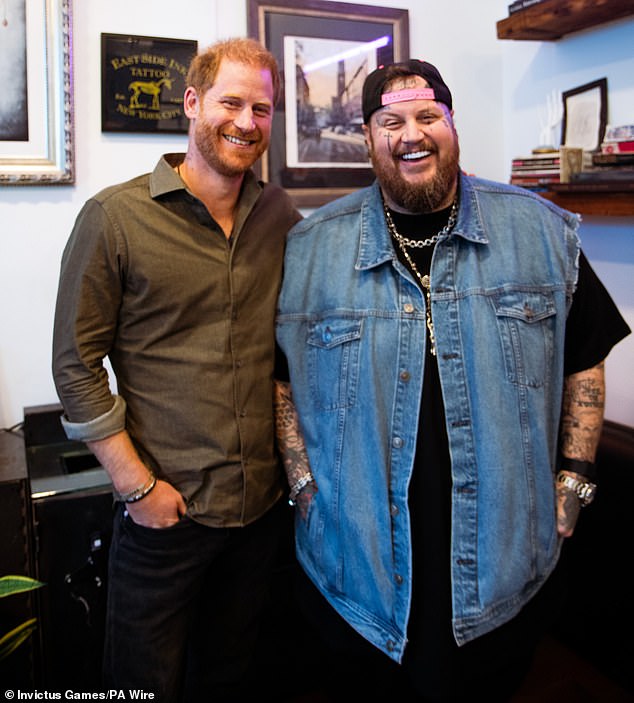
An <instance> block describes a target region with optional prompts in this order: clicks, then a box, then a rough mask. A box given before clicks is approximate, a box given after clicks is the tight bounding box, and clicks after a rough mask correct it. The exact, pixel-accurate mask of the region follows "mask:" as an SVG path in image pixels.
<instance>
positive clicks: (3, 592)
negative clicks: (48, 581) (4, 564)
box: [0, 576, 44, 598]
mask: <svg viewBox="0 0 634 703" xmlns="http://www.w3.org/2000/svg"><path fill="white" fill-rule="evenodd" d="M43 585H44V584H43V583H42V582H41V581H37V580H36V579H32V578H29V577H28V576H2V577H0V598H5V597H6V596H11V595H13V594H14V593H24V592H26V591H33V590H34V589H36V588H40V587H41V586H43Z"/></svg>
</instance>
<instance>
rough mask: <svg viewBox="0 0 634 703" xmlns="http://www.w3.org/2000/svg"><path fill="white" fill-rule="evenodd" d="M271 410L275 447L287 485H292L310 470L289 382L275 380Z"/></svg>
mask: <svg viewBox="0 0 634 703" xmlns="http://www.w3.org/2000/svg"><path fill="white" fill-rule="evenodd" d="M273 386H274V391H273V397H274V401H273V410H274V415H275V436H276V439H277V447H278V450H279V452H280V455H281V457H282V463H283V465H284V470H285V471H286V476H287V478H288V483H289V485H291V486H292V485H293V484H294V483H296V482H297V480H298V479H299V478H301V477H302V476H303V475H304V474H306V473H307V472H308V471H310V465H309V463H308V455H307V453H306V446H305V444H304V438H303V437H302V433H301V430H300V427H299V417H298V416H297V410H296V409H295V405H294V403H293V397H292V393H291V386H290V384H289V383H281V382H280V381H275V382H274V384H273Z"/></svg>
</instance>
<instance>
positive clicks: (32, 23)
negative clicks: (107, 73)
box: [0, 0, 75, 185]
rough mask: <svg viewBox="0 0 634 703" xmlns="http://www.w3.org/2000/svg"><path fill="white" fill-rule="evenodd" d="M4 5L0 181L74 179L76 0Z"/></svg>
mask: <svg viewBox="0 0 634 703" xmlns="http://www.w3.org/2000/svg"><path fill="white" fill-rule="evenodd" d="M26 6H27V0H3V2H2V4H1V5H0V85H2V90H1V91H0V185H66V184H72V183H74V181H75V171H74V144H73V141H74V125H73V66H72V9H71V0H40V1H34V2H31V1H30V0H29V3H28V12H27V7H26Z"/></svg>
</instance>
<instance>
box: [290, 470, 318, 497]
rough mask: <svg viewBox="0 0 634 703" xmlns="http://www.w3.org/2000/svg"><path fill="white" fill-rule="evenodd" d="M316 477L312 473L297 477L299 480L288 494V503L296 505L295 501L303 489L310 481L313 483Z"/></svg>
mask: <svg viewBox="0 0 634 703" xmlns="http://www.w3.org/2000/svg"><path fill="white" fill-rule="evenodd" d="M314 480H315V479H314V478H313V475H312V474H311V473H310V471H309V472H308V473H305V474H304V475H303V476H302V477H301V478H299V479H297V481H296V482H295V483H294V484H293V485H292V486H291V490H290V493H289V495H288V503H289V505H295V501H296V499H297V496H298V495H299V494H300V493H301V492H302V489H303V488H305V487H306V486H307V485H308V484H309V483H312V482H313V481H314Z"/></svg>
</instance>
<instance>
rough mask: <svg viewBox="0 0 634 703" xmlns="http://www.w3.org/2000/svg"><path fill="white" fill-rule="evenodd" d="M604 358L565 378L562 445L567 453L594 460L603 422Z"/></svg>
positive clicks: (575, 457)
mask: <svg viewBox="0 0 634 703" xmlns="http://www.w3.org/2000/svg"><path fill="white" fill-rule="evenodd" d="M604 405H605V378H604V364H603V362H602V363H600V364H598V365H597V366H595V367H593V368H591V369H587V370H586V371H580V372H579V373H576V374H571V375H570V376H567V377H566V378H565V379H564V396H563V404H562V416H561V437H560V440H561V441H560V448H561V453H562V455H563V456H565V457H568V458H569V459H578V460H580V461H594V458H595V454H596V450H597V446H598V444H599V439H600V435H601V427H602V425H603V409H604Z"/></svg>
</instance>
